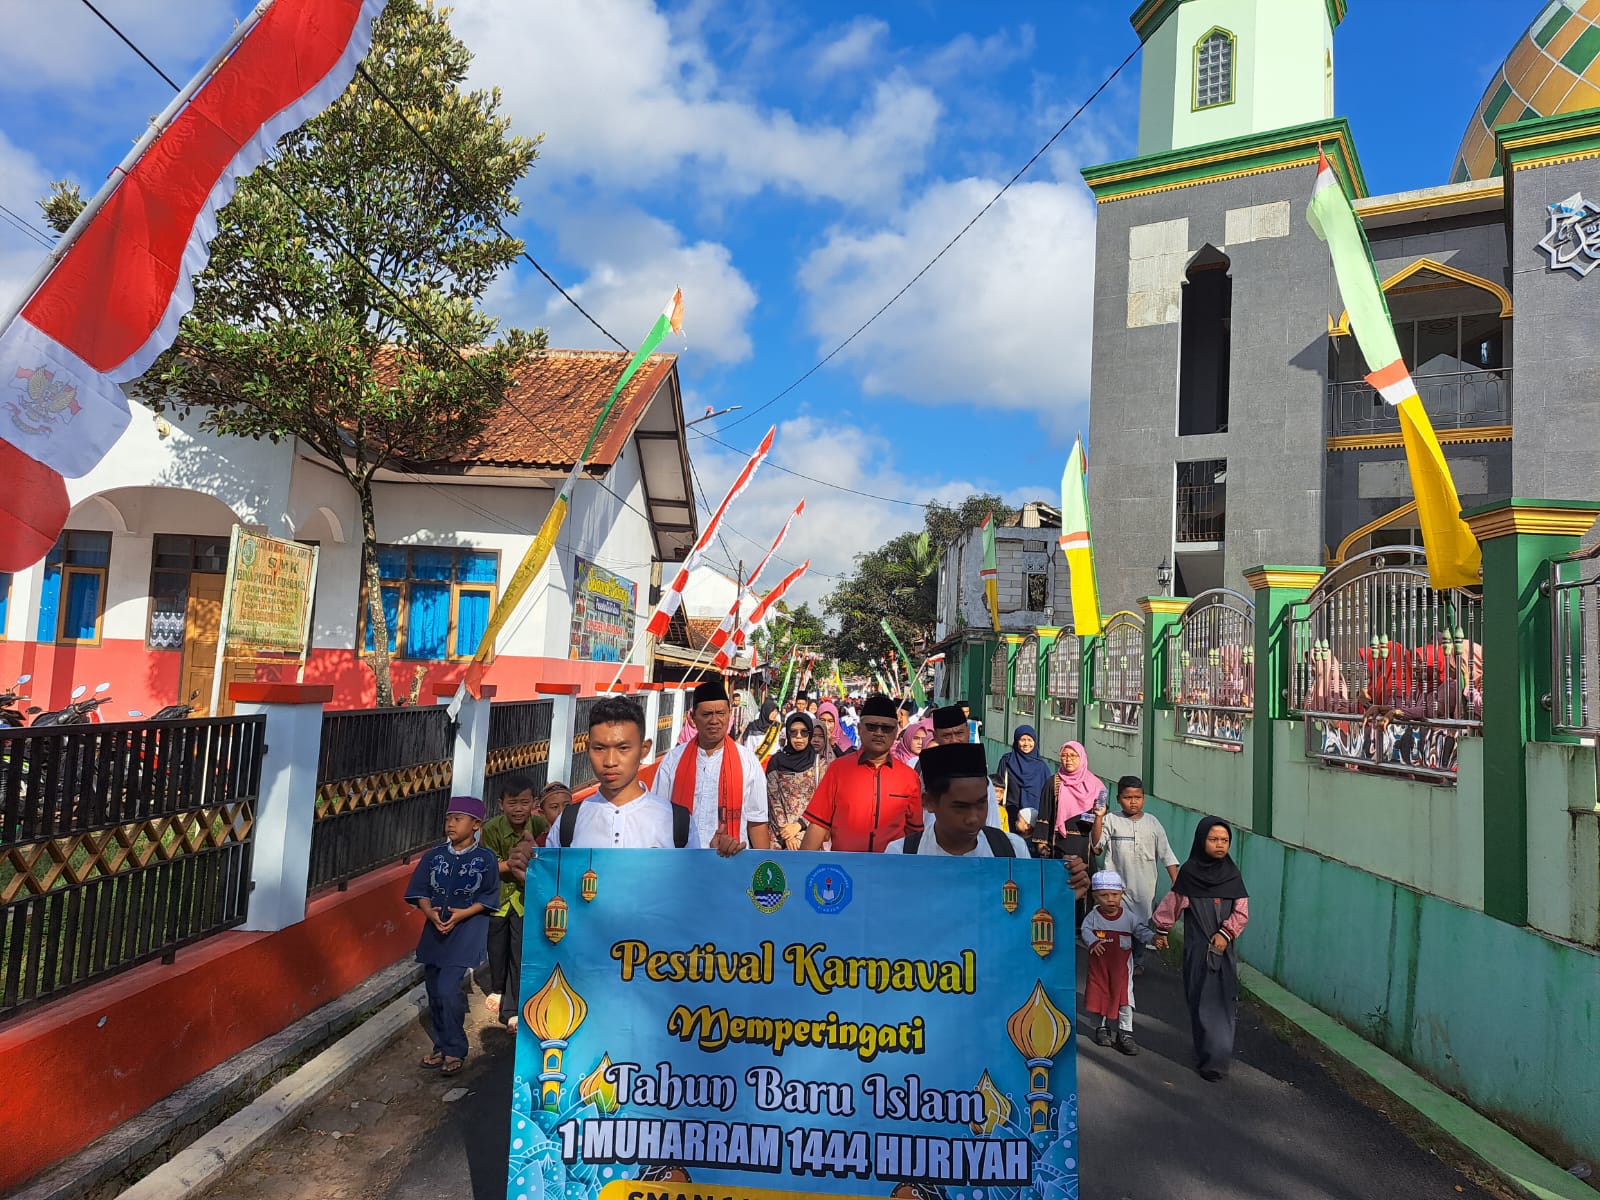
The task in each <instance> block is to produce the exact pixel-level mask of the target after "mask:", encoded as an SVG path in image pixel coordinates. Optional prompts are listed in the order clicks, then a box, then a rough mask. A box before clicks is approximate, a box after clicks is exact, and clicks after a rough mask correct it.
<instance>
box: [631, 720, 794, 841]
mask: <svg viewBox="0 0 1600 1200" xmlns="http://www.w3.org/2000/svg"><path fill="white" fill-rule="evenodd" d="M730 749H732V750H733V751H734V752H735V753H736V754H738V756H739V766H740V768H741V769H742V770H743V772H744V795H743V796H742V797H741V805H740V807H741V809H742V812H743V827H741V829H740V830H739V840H740V841H744V840H745V830H746V829H747V828H748V827H749V826H751V825H765V824H766V823H767V818H768V812H767V774H766V771H765V770H763V769H762V766H761V760H760V759H759V758H757V757H756V756H755V753H754V752H753V751H752V750H750V749H749V748H748V747H745V746H740V745H738V744H737V743H735V742H734V741H733V740H732V739H731V738H725V739H723V742H722V745H720V746H718V747H717V748H716V749H715V750H714V751H712V752H711V753H710V754H707V753H706V752H705V751H704V750H702V749H701V748H700V743H699V741H698V740H695V741H689V742H685V743H683V745H681V746H674V747H673V748H672V749H671V750H669V751H667V753H666V755H665V756H664V757H663V758H662V760H661V765H660V766H659V767H657V768H656V779H655V783H654V785H653V786H652V787H651V789H650V791H651V793H652V794H653V795H655V796H657V797H659V798H660V799H662V800H664V801H666V802H667V803H668V804H671V803H672V785H673V782H674V781H675V780H676V779H677V776H678V771H679V769H680V768H681V769H683V770H688V771H693V770H695V769H696V766H698V768H699V771H698V774H696V775H695V780H694V820H693V822H692V824H693V827H694V834H695V836H694V837H693V838H692V839H691V840H692V841H693V842H694V844H695V845H697V846H709V845H711V839H712V838H714V837H715V836H716V835H717V829H718V820H717V816H718V813H717V808H718V805H717V783H718V781H719V780H720V779H721V778H722V756H723V755H724V754H726V753H728V751H729V750H730ZM690 755H693V756H694V757H692V758H691V757H690ZM686 760H687V761H686ZM669 815H670V814H669Z"/></svg>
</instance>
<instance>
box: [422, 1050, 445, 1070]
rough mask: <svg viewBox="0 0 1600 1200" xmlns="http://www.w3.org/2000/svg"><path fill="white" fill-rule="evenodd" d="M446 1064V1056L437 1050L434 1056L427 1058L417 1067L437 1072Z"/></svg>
mask: <svg viewBox="0 0 1600 1200" xmlns="http://www.w3.org/2000/svg"><path fill="white" fill-rule="evenodd" d="M444 1064H445V1057H444V1054H443V1053H441V1052H440V1051H438V1050H435V1051H434V1052H433V1053H432V1054H430V1055H428V1057H427V1058H425V1059H423V1060H422V1061H421V1062H419V1063H418V1064H417V1065H418V1066H419V1067H424V1068H426V1069H427V1070H429V1071H437V1070H438V1069H439V1068H440V1067H442V1066H444Z"/></svg>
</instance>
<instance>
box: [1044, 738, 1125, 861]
mask: <svg viewBox="0 0 1600 1200" xmlns="http://www.w3.org/2000/svg"><path fill="white" fill-rule="evenodd" d="M1051 783H1052V786H1050V787H1047V788H1045V790H1044V800H1043V803H1042V804H1041V805H1040V808H1039V813H1038V816H1037V817H1036V818H1035V819H1034V822H1033V829H1032V831H1031V833H1032V840H1033V846H1034V855H1035V857H1037V858H1065V857H1067V855H1069V854H1075V855H1077V856H1078V857H1079V858H1081V859H1083V861H1084V862H1088V861H1089V830H1090V828H1091V827H1092V826H1093V825H1094V814H1095V810H1096V809H1101V810H1103V809H1104V808H1105V807H1106V801H1107V798H1108V795H1109V793H1108V790H1107V788H1106V785H1105V784H1104V783H1102V782H1101V781H1100V777H1099V776H1098V775H1096V774H1095V773H1094V772H1093V771H1091V770H1089V756H1088V755H1087V754H1085V753H1084V750H1083V747H1082V746H1081V745H1080V744H1079V743H1077V742H1068V743H1067V744H1066V745H1064V746H1062V747H1061V767H1060V769H1059V770H1058V771H1057V772H1056V775H1055V778H1054V779H1053V780H1052V781H1051Z"/></svg>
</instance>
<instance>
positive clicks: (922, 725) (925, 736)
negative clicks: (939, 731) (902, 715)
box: [893, 717, 933, 771]
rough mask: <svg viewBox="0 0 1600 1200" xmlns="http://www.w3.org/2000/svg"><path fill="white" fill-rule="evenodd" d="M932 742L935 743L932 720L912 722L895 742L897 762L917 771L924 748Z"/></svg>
mask: <svg viewBox="0 0 1600 1200" xmlns="http://www.w3.org/2000/svg"><path fill="white" fill-rule="evenodd" d="M931 741H933V721H932V720H930V719H929V718H927V717H924V718H923V719H922V720H920V721H913V722H911V724H909V725H907V726H906V727H905V728H904V729H902V730H901V731H900V736H899V737H897V738H895V740H894V750H893V754H894V757H895V761H897V762H903V763H905V765H906V766H908V767H910V768H911V769H912V770H913V771H914V770H916V768H917V759H918V758H920V757H921V756H922V748H923V747H924V746H926V745H927V744H928V743H929V742H931Z"/></svg>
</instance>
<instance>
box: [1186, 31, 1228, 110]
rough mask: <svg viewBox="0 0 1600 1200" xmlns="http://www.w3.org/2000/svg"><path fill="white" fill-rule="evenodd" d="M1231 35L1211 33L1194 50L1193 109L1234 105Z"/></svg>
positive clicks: (1224, 32) (1220, 32)
mask: <svg viewBox="0 0 1600 1200" xmlns="http://www.w3.org/2000/svg"><path fill="white" fill-rule="evenodd" d="M1233 49H1234V46H1233V34H1231V33H1229V32H1228V31H1227V30H1225V29H1213V30H1212V31H1211V32H1210V33H1208V34H1206V36H1205V37H1203V38H1201V39H1200V41H1199V42H1198V43H1197V44H1196V46H1195V48H1194V106H1195V108H1197V109H1200V108H1215V107H1217V106H1218V105H1221V104H1232V103H1233Z"/></svg>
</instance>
